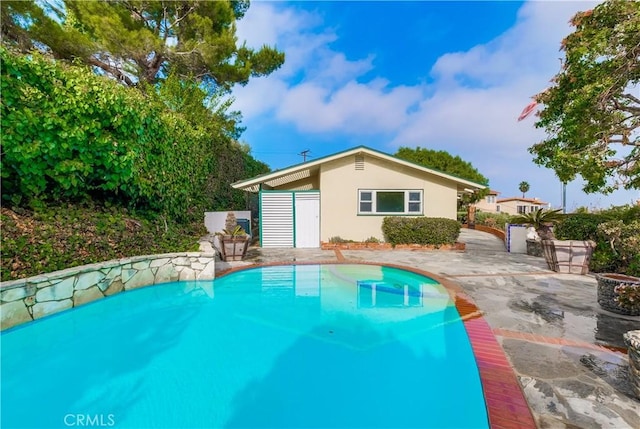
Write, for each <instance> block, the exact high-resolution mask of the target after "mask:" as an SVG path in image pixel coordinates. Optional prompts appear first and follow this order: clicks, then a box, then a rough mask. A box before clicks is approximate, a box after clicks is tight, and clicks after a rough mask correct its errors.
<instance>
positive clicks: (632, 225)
mask: <svg viewBox="0 0 640 429" xmlns="http://www.w3.org/2000/svg"><path fill="white" fill-rule="evenodd" d="M611 221H621V222H622V224H623V226H622V229H621V239H622V241H623V242H624V245H625V246H629V245H631V244H634V243H640V228H639V227H638V225H640V206H637V205H635V206H619V207H612V208H610V209H607V210H603V211H600V212H598V213H573V214H568V215H567V216H566V217H565V218H564V220H563V221H562V222H560V223H558V225H556V226H555V227H554V233H555V236H556V238H557V239H559V240H593V241H595V242H596V248H595V250H594V252H593V256H592V258H591V262H590V264H589V269H590V270H591V271H593V272H596V273H598V272H614V273H625V274H628V275H633V276H639V275H640V254H635V255H632V256H627V257H625V255H624V254H623V252H621V251H620V250H621V249H619V248H618V249H616V250H614V249H612V247H611V243H610V240H609V238H608V237H606V236H605V235H604V234H603V233H602V232H599V231H598V226H599V225H602V224H605V223H606V222H611ZM617 246H618V247H619V246H620V244H617ZM632 253H633V252H632Z"/></svg>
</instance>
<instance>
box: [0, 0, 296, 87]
mask: <svg viewBox="0 0 640 429" xmlns="http://www.w3.org/2000/svg"><path fill="white" fill-rule="evenodd" d="M248 7H249V1H248V0H231V1H230V0H217V1H205V0H189V1H186V0H185V1H147V0H115V1H114V0H112V1H104V0H100V1H71V0H65V1H63V2H61V1H55V0H51V1H37V2H36V1H33V0H30V1H3V2H2V3H1V10H2V16H1V19H2V39H3V43H11V44H13V45H15V46H17V47H19V48H20V49H21V50H23V51H27V50H29V49H33V48H37V49H40V50H44V51H47V52H49V53H51V54H52V55H53V56H55V57H56V58H58V59H65V60H76V61H82V62H85V63H88V64H91V65H93V66H94V67H97V68H98V69H99V70H101V71H102V72H103V73H106V74H108V75H111V76H113V77H114V78H116V79H118V80H119V81H121V82H123V83H125V84H127V85H130V86H131V85H135V84H137V83H139V82H141V81H144V82H147V83H150V84H153V83H156V82H157V80H158V79H159V78H162V77H164V76H167V75H168V73H169V70H171V72H172V73H177V74H178V75H180V76H184V77H191V78H195V79H196V80H197V81H199V82H205V83H210V84H213V85H215V87H217V88H222V89H229V88H230V87H231V86H233V85H234V84H245V83H247V81H248V80H249V78H250V77H251V76H262V75H267V74H269V73H271V72H273V71H274V70H276V69H278V68H279V67H280V66H281V65H282V63H283V61H284V54H283V53H282V52H279V51H278V50H277V49H275V48H272V47H269V46H263V47H262V48H261V49H259V50H253V49H250V48H248V47H247V46H246V45H245V44H244V43H243V44H241V45H239V44H238V40H237V38H236V34H235V32H236V25H235V23H236V21H237V20H239V19H241V18H242V17H243V16H244V13H245V12H246V10H247V8H248Z"/></svg>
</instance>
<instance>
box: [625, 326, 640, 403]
mask: <svg viewBox="0 0 640 429" xmlns="http://www.w3.org/2000/svg"><path fill="white" fill-rule="evenodd" d="M624 342H625V344H626V345H627V347H628V348H629V353H628V354H629V376H630V377H631V387H632V389H633V391H634V392H635V394H636V397H637V398H638V399H640V331H629V332H627V333H626V334H624Z"/></svg>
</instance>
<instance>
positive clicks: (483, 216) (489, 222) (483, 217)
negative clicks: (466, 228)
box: [476, 212, 512, 231]
mask: <svg viewBox="0 0 640 429" xmlns="http://www.w3.org/2000/svg"><path fill="white" fill-rule="evenodd" d="M511 217H512V216H511V215H509V214H507V213H485V212H477V213H476V225H484V226H488V227H491V228H498V229H500V230H502V231H504V225H505V224H506V223H509V222H510V221H511Z"/></svg>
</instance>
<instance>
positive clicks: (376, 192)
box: [358, 189, 422, 215]
mask: <svg viewBox="0 0 640 429" xmlns="http://www.w3.org/2000/svg"><path fill="white" fill-rule="evenodd" d="M358 214H365V215H367V214H370V215H421V214H422V189H359V190H358Z"/></svg>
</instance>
